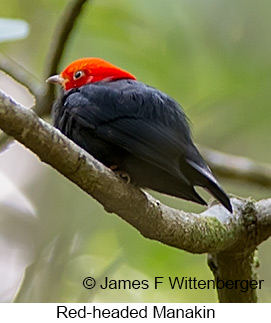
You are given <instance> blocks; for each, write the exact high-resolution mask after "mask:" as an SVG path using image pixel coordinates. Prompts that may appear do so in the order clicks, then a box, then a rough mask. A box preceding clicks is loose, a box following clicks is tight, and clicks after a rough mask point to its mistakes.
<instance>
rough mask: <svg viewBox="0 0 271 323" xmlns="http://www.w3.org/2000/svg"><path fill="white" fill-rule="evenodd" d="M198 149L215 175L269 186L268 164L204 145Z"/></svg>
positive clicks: (270, 174) (269, 168) (269, 173)
mask: <svg viewBox="0 0 271 323" xmlns="http://www.w3.org/2000/svg"><path fill="white" fill-rule="evenodd" d="M200 151H201V153H202V155H203V157H204V159H205V160H206V162H207V164H208V165H209V166H210V168H211V169H212V170H213V172H214V173H215V174H216V175H217V176H219V177H222V178H227V179H229V180H241V181H243V182H245V183H249V184H254V185H255V184H256V185H259V186H263V187H271V166H270V165H267V164H262V163H258V162H255V161H253V160H251V159H249V158H245V157H239V156H233V155H229V154H225V153H222V152H219V151H215V150H211V149H208V148H204V147H200Z"/></svg>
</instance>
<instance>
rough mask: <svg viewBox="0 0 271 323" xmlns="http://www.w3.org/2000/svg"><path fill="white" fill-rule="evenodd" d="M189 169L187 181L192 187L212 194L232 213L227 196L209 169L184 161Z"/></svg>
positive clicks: (203, 165)
mask: <svg viewBox="0 0 271 323" xmlns="http://www.w3.org/2000/svg"><path fill="white" fill-rule="evenodd" d="M186 161H187V163H188V165H189V166H190V167H189V174H188V176H189V179H190V180H191V181H192V183H193V185H198V186H201V187H203V188H205V189H206V190H207V191H208V192H209V193H210V194H212V195H213V196H214V197H215V198H216V199H217V200H218V201H219V202H220V203H221V204H222V205H223V206H224V207H225V208H226V209H227V210H229V211H230V212H231V213H232V205H231V202H230V199H229V197H228V195H227V194H226V193H225V192H224V190H223V189H222V188H221V186H220V185H219V183H218V182H217V180H216V179H215V177H214V176H213V174H212V173H211V171H210V170H209V168H208V167H207V166H206V165H205V164H202V165H200V164H196V163H195V162H193V161H191V160H186Z"/></svg>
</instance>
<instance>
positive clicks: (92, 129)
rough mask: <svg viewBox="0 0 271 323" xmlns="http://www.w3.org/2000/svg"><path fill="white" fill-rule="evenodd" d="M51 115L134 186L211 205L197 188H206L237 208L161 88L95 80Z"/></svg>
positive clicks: (63, 100) (57, 105)
mask: <svg viewBox="0 0 271 323" xmlns="http://www.w3.org/2000/svg"><path fill="white" fill-rule="evenodd" d="M52 116H53V123H54V125H55V126H56V127H57V128H59V129H60V131H61V132H63V133H64V134H65V135H66V136H67V137H69V138H70V139H71V140H73V141H74V142H76V143H77V144H78V145H79V146H81V147H82V148H83V149H85V150H86V151H87V152H89V153H90V154H91V155H93V156H94V157H95V158H96V159H98V160H99V161H101V162H102V163H103V164H105V165H106V166H108V167H111V168H112V169H115V170H117V171H119V172H124V173H127V174H128V175H129V177H130V179H131V182H132V183H134V184H135V185H137V186H139V187H142V188H150V189H153V190H156V191H158V192H161V193H165V194H168V195H172V196H176V197H180V198H183V199H186V200H191V201H194V202H197V203H199V204H206V202H205V201H204V200H203V199H202V198H201V197H200V196H199V195H198V193H197V192H196V191H195V190H194V186H202V187H204V188H205V189H207V190H208V191H209V192H210V193H211V194H212V195H213V196H214V197H215V198H216V199H218V200H219V201H220V202H221V203H222V204H223V205H224V206H225V207H226V208H227V209H228V210H229V211H231V210H232V208H231V204H230V201H229V198H228V196H227V195H226V193H225V192H224V191H223V190H222V188H221V187H220V185H219V184H218V182H217V180H216V179H215V178H214V176H213V175H212V173H211V171H210V169H209V168H208V166H207V165H206V163H205V162H204V160H203V159H202V157H201V155H200V153H199V152H198V150H197V148H196V147H195V145H194V144H193V142H192V139H191V132H190V129H189V125H188V122H187V118H186V116H185V114H184V112H183V111H182V109H181V107H180V106H179V105H178V103H177V102H176V101H174V100H173V99H172V98H170V97H169V96H168V95H166V94H164V93H162V92H161V91H159V90H157V89H155V88H152V87H150V86H147V85H145V84H143V83H141V82H138V81H136V80H128V79H127V80H117V81H113V82H96V83H91V84H87V85H84V86H81V87H79V88H74V89H71V90H68V91H66V92H63V93H62V95H61V96H60V97H59V99H57V100H56V102H55V103H54V105H53V110H52Z"/></svg>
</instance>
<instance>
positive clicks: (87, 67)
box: [46, 57, 136, 91]
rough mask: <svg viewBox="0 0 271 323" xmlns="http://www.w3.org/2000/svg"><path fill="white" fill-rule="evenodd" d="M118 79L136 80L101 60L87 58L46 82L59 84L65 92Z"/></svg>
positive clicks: (73, 63)
mask: <svg viewBox="0 0 271 323" xmlns="http://www.w3.org/2000/svg"><path fill="white" fill-rule="evenodd" d="M119 79H132V80H135V79H136V78H135V77H134V76H133V75H132V74H130V73H128V72H126V71H124V70H122V69H120V68H118V67H117V66H114V65H113V64H111V63H108V62H106V61H104V60H103V59H101V58H94V57H88V58H81V59H78V60H76V61H74V62H72V63H71V64H70V65H69V66H67V67H66V68H65V69H64V70H63V71H62V72H61V73H60V74H59V75H53V76H51V77H49V78H48V79H47V80H46V81H47V82H50V83H58V84H61V85H62V86H63V87H64V88H65V90H66V91H67V90H69V89H72V88H76V87H80V86H82V85H85V84H88V83H94V82H99V81H104V82H110V81H114V80H119Z"/></svg>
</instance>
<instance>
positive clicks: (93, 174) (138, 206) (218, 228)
mask: <svg viewBox="0 0 271 323" xmlns="http://www.w3.org/2000/svg"><path fill="white" fill-rule="evenodd" d="M0 128H2V130H3V131H5V132H6V133H7V134H9V135H10V136H13V137H14V138H15V139H16V140H18V141H20V142H21V143H23V144H24V145H25V146H26V147H28V148H29V149H30V150H32V151H33V152H34V153H36V154H37V155H38V156H39V158H40V159H41V160H42V161H44V162H45V163H47V164H49V165H51V166H52V167H54V168H55V169H56V170H58V171H59V172H60V173H61V174H63V175H64V176H66V177H67V178H68V179H70V180H71V181H72V182H74V183H75V184H77V185H78V186H79V187H80V188H81V189H83V190H84V191H85V192H86V193H88V194H90V195H91V196H92V197H94V198H95V199H96V200H97V201H99V202H100V203H101V204H102V205H103V206H104V208H105V209H106V210H107V211H108V212H114V213H116V214H118V215H119V216H120V217H121V218H122V219H124V220H125V221H127V222H128V223H130V224H131V225H132V226H134V227H135V228H137V229H138V230H139V231H140V232H141V233H142V235H143V236H145V237H147V238H149V239H155V240H158V241H161V242H163V243H165V244H167V245H170V246H174V247H177V248H179V249H183V250H186V251H190V252H193V253H203V252H212V253H214V252H221V251H225V250H228V251H229V250H233V249H234V250H235V251H236V250H240V251H242V250H243V249H244V247H245V248H246V250H249V249H251V250H254V248H255V247H256V246H257V245H258V244H259V243H260V242H262V241H263V240H265V239H267V238H268V237H269V236H270V234H271V221H270V217H271V214H270V212H269V211H268V208H269V210H270V209H271V199H270V200H266V201H261V202H257V203H254V202H252V201H250V200H247V199H244V200H242V199H237V198H232V199H231V201H232V204H233V207H234V214H233V215H232V214H230V213H229V212H228V211H227V210H226V209H224V208H223V207H222V206H221V205H213V206H212V207H210V208H209V209H208V210H206V211H205V212H203V213H201V214H200V215H198V214H194V213H186V212H183V211H180V210H175V209H172V208H170V207H168V206H166V205H163V204H161V203H160V202H159V201H157V200H155V199H154V198H153V197H151V196H150V195H149V194H147V193H144V192H142V191H140V190H139V189H138V188H136V187H134V186H133V185H127V184H125V183H124V182H123V181H122V180H121V179H120V178H119V177H118V176H116V175H115V174H114V173H113V172H112V171H111V170H110V169H108V168H106V167H105V166H104V165H102V164H101V163H99V162H98V161H97V160H95V159H94V158H93V157H92V156H90V155H89V154H87V153H86V152H85V151H84V150H82V149H81V148H80V147H78V146H77V145H76V144H75V143H73V142H72V141H70V140H69V139H68V138H66V137H65V136H64V135H63V134H61V133H60V132H59V131H58V130H57V129H55V128H54V127H52V126H50V125H49V124H48V123H46V122H45V121H43V120H42V119H40V118H39V117H38V116H37V115H36V114H35V112H33V111H32V110H30V109H26V108H24V107H22V106H20V105H18V104H16V103H15V102H13V101H12V100H11V99H10V98H9V97H7V96H6V95H4V94H3V93H1V94H0ZM263 209H264V210H265V215H264V216H263V215H260V214H259V212H258V210H261V211H262V210H263ZM255 223H256V224H257V225H255Z"/></svg>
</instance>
